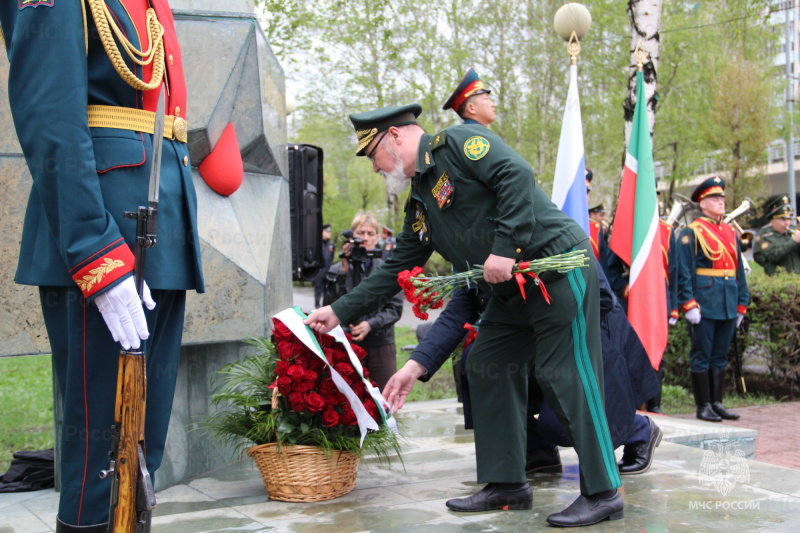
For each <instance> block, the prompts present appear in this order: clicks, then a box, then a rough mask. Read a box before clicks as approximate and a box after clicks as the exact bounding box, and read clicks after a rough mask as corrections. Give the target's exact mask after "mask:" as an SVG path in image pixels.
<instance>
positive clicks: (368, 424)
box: [274, 306, 397, 445]
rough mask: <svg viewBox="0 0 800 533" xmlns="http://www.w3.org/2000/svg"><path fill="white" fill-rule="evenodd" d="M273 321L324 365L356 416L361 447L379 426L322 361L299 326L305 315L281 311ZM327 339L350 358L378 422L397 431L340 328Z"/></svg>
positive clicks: (294, 309) (314, 342) (292, 310)
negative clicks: (370, 401)
mask: <svg viewBox="0 0 800 533" xmlns="http://www.w3.org/2000/svg"><path fill="white" fill-rule="evenodd" d="M274 318H276V319H278V320H280V321H281V322H283V324H284V325H285V326H286V327H287V328H289V330H290V331H291V332H292V333H293V334H294V336H295V337H297V338H298V339H299V340H300V342H302V343H303V344H304V345H305V346H306V347H307V348H308V349H309V350H311V351H312V352H313V353H315V354H316V355H317V357H319V358H320V359H321V360H322V361H323V362H324V363H325V366H327V367H328V368H329V369H330V372H331V379H333V382H334V383H335V384H336V388H338V389H339V392H341V393H342V394H344V395H345V397H346V398H347V401H348V402H350V407H351V408H352V409H353V412H354V413H355V414H356V420H357V421H358V429H359V431H360V433H361V442H360V444H361V445H363V444H364V437H366V435H367V432H368V431H369V430H373V431H378V430H379V429H380V426H379V425H378V423H377V422H376V421H375V419H374V418H372V415H370V414H369V412H368V411H367V409H366V408H365V407H364V404H363V403H362V402H361V400H360V399H359V397H358V395H356V393H355V392H354V391H353V389H352V387H350V385H349V384H348V383H347V381H346V380H345V379H344V378H343V377H342V375H341V374H339V372H337V371H336V369H335V368H333V365H331V364H330V363H329V362H328V359H327V358H326V357H325V354H324V353H323V351H322V347H320V345H319V343H318V342H317V338H316V337H315V336H314V333H313V332H312V331H311V328H309V327H308V326H307V325H305V324H304V323H303V320H305V319H306V318H307V315H306V314H305V313H303V311H301V310H300V308H299V307H297V306H295V307H290V308H288V309H284V310H283V311H281V312H280V313H277V314H276V315H274ZM328 335H331V336H332V337H333V338H334V339H335V340H336V341H337V342H339V343H340V344H342V345H343V346H344V349H345V351H346V352H347V354H348V356H349V357H350V362H351V363H352V365H353V368H354V369H355V370H356V372H358V375H359V377H360V378H361V381H362V382H363V383H364V386H365V387H366V388H367V391H368V392H369V394H370V397H371V398H372V399H373V401H374V402H375V405H377V407H378V412H379V413H380V414H381V419H382V420H383V422H384V423H385V424H386V425H387V426H388V427H390V428H392V429H395V428H396V427H397V423H396V422H395V419H394V417H393V416H392V414H391V411H390V410H387V409H385V408H384V406H385V405H388V404H387V402H386V400H384V398H383V396H382V395H381V393H380V391H379V390H378V388H377V387H374V386H373V385H372V384H371V383H370V382H369V381H368V380H367V379H365V378H364V369H363V368H362V366H361V362H360V361H359V360H358V356H357V355H356V354H355V352H354V351H353V347H352V346H350V343H349V342H348V340H347V336H346V335H345V333H344V330H342V328H341V326H336V328H334V329H333V330H331V331H330V332H329V333H328Z"/></svg>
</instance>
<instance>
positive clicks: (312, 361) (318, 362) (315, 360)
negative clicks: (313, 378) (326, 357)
mask: <svg viewBox="0 0 800 533" xmlns="http://www.w3.org/2000/svg"><path fill="white" fill-rule="evenodd" d="M306 368H308V369H309V370H314V371H316V372H319V371H320V370H322V369H323V368H325V361H323V360H322V359H320V358H319V356H317V355H316V354H315V355H314V356H313V357H310V358H309V359H308V366H307V367H306Z"/></svg>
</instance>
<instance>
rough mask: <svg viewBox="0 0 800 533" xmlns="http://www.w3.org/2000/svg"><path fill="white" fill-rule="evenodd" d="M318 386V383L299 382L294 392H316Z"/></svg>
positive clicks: (295, 385)
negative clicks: (315, 388)
mask: <svg viewBox="0 0 800 533" xmlns="http://www.w3.org/2000/svg"><path fill="white" fill-rule="evenodd" d="M316 385H317V382H316V381H306V380H303V381H298V382H297V383H295V384H294V390H296V391H298V392H308V391H311V390H314V387H315V386H316Z"/></svg>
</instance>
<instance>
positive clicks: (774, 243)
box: [753, 198, 800, 276]
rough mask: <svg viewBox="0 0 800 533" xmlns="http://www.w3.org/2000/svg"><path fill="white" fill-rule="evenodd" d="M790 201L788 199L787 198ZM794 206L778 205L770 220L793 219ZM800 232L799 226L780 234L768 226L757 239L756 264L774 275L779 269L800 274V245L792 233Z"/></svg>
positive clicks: (754, 252) (755, 249) (754, 251)
mask: <svg viewBox="0 0 800 533" xmlns="http://www.w3.org/2000/svg"><path fill="white" fill-rule="evenodd" d="M787 200H788V198H787ZM793 216H794V213H793V212H792V206H791V205H789V204H788V203H787V204H782V205H778V206H777V207H776V208H774V209H773V210H772V212H771V213H770V219H780V218H793ZM796 231H798V229H797V226H796V225H795V226H791V227H789V230H788V231H786V232H784V233H780V232H779V231H776V230H775V229H773V228H772V226H771V225H770V226H766V227H764V228H762V229H761V231H760V232H759V234H758V237H756V243H755V248H754V250H753V259H755V261H756V263H758V264H759V265H761V266H763V267H764V272H766V273H767V274H768V275H770V276H771V275H773V274H775V273H776V272H777V270H778V267H781V268H783V269H784V270H785V271H786V272H793V273H795V274H800V243H797V242H795V241H794V239H792V233H794V232H796Z"/></svg>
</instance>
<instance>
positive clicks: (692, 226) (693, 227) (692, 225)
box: [689, 220, 700, 229]
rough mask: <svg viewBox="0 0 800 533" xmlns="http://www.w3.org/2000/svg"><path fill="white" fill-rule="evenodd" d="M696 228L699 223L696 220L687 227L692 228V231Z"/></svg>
mask: <svg viewBox="0 0 800 533" xmlns="http://www.w3.org/2000/svg"><path fill="white" fill-rule="evenodd" d="M698 226H700V222H699V221H698V220H694V221H692V222H690V223H689V227H690V228H692V229H695V228H697V227H698Z"/></svg>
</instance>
